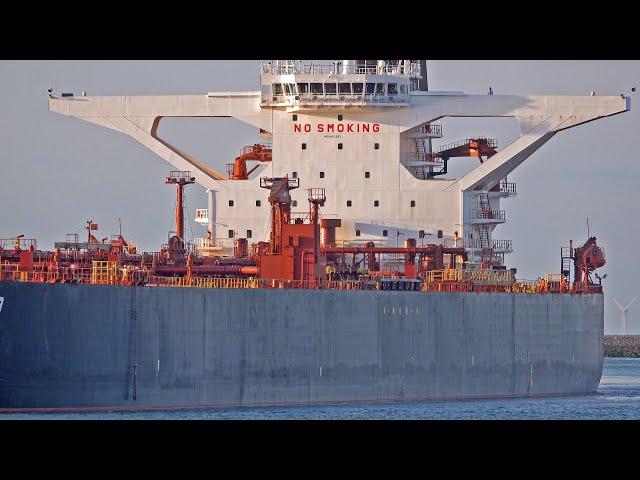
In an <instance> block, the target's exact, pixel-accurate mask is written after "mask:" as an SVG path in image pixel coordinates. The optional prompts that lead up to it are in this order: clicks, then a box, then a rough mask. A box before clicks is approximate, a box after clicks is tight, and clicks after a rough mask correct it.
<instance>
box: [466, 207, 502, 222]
mask: <svg viewBox="0 0 640 480" xmlns="http://www.w3.org/2000/svg"><path fill="white" fill-rule="evenodd" d="M473 218H476V219H487V220H504V219H505V211H504V210H480V209H475V210H474V211H473Z"/></svg>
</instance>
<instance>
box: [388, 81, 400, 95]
mask: <svg viewBox="0 0 640 480" xmlns="http://www.w3.org/2000/svg"><path fill="white" fill-rule="evenodd" d="M387 94H389V95H397V94H398V84H397V83H390V84H389V85H388V86H387Z"/></svg>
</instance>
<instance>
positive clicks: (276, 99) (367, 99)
mask: <svg viewBox="0 0 640 480" xmlns="http://www.w3.org/2000/svg"><path fill="white" fill-rule="evenodd" d="M262 103H263V104H267V105H270V104H279V103H317V104H323V103H360V104H368V103H374V104H385V103H386V104H398V103H402V104H404V103H409V95H407V94H396V95H393V94H391V95H383V94H376V93H362V94H347V93H338V94H324V95H323V94H322V93H303V94H299V95H295V96H294V95H271V94H270V95H266V96H265V95H263V97H262Z"/></svg>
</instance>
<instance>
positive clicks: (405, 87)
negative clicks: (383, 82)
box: [400, 85, 407, 95]
mask: <svg viewBox="0 0 640 480" xmlns="http://www.w3.org/2000/svg"><path fill="white" fill-rule="evenodd" d="M400 94H401V95H406V94H407V86H406V85H400Z"/></svg>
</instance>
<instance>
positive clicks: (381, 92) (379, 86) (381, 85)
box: [376, 83, 385, 95]
mask: <svg viewBox="0 0 640 480" xmlns="http://www.w3.org/2000/svg"><path fill="white" fill-rule="evenodd" d="M384 85H385V84H384V83H376V95H384Z"/></svg>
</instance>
